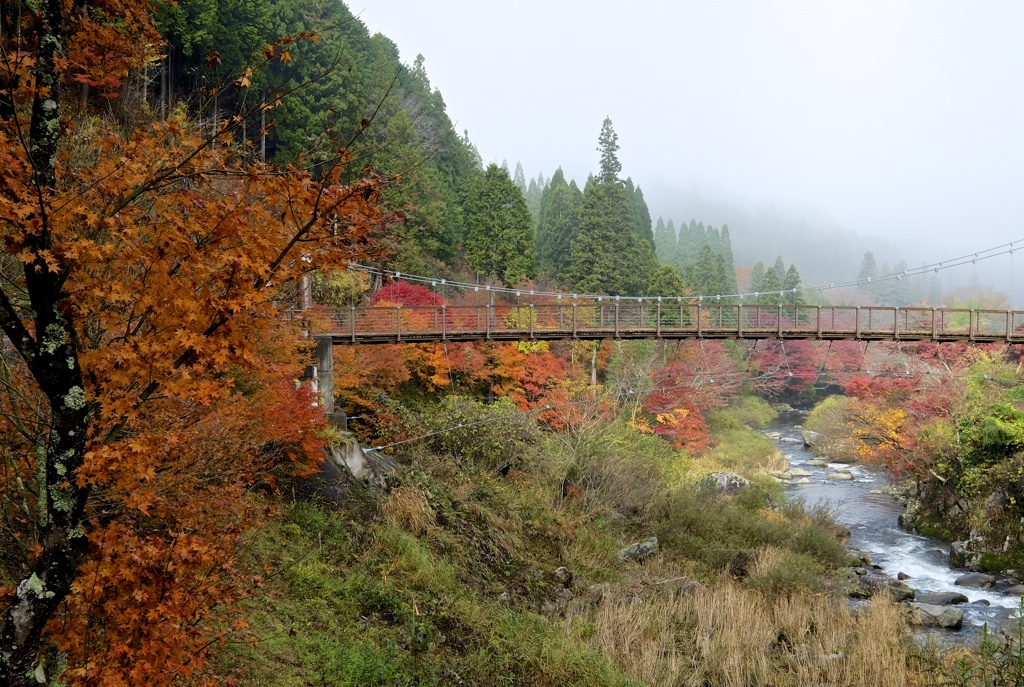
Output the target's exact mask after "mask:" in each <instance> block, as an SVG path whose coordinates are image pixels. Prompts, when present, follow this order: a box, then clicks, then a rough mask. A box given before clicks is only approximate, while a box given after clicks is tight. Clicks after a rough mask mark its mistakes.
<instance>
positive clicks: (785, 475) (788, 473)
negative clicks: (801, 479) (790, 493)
mask: <svg viewBox="0 0 1024 687" xmlns="http://www.w3.org/2000/svg"><path fill="white" fill-rule="evenodd" d="M793 474H794V473H793V471H792V470H772V472H771V475H772V477H775V478H776V479H781V480H791V479H793Z"/></svg>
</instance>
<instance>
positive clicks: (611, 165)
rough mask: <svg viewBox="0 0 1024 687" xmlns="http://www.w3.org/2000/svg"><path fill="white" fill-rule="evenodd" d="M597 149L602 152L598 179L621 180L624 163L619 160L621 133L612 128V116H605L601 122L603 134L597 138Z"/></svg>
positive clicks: (612, 181) (606, 180)
mask: <svg viewBox="0 0 1024 687" xmlns="http://www.w3.org/2000/svg"><path fill="white" fill-rule="evenodd" d="M597 150H598V152H600V153H601V172H600V174H598V180H599V181H600V182H602V183H606V184H608V183H614V182H618V181H619V172H621V171H622V163H621V162H619V135H618V134H616V133H615V129H614V128H612V119H611V117H605V118H604V122H603V123H602V124H601V134H600V135H599V136H598V138H597Z"/></svg>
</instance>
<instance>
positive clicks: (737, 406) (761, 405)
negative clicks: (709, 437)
mask: <svg viewBox="0 0 1024 687" xmlns="http://www.w3.org/2000/svg"><path fill="white" fill-rule="evenodd" d="M778 417H779V412H778V411H777V410H775V409H774V408H772V406H771V404H770V403H768V401H766V400H764V399H763V398H760V397H758V396H738V397H736V398H734V399H733V400H732V402H731V403H729V407H728V408H724V409H723V410H719V411H714V412H712V413H709V414H708V423H709V425H710V426H711V428H712V430H714V429H715V428H716V427H717V426H718V425H719V423H720V422H722V420H723V419H725V418H728V419H731V420H735V421H736V422H737V423H739V425H746V426H747V427H752V428H754V429H767V428H768V427H769V426H771V424H772V423H773V422H774V421H775V420H776V419H777V418H778Z"/></svg>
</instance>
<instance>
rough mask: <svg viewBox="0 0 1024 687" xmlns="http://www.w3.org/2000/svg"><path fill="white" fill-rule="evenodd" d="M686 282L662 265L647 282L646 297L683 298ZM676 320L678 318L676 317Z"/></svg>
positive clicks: (673, 270) (673, 269)
mask: <svg viewBox="0 0 1024 687" xmlns="http://www.w3.org/2000/svg"><path fill="white" fill-rule="evenodd" d="M687 291H688V289H687V287H686V282H685V281H683V278H682V277H681V276H679V273H678V272H676V268H674V267H672V266H671V265H662V266H661V267H659V268H658V269H657V270H655V272H654V274H652V275H651V279H650V281H649V282H647V293H646V294H645V295H647V296H685V295H686V292H687ZM677 319H678V316H677Z"/></svg>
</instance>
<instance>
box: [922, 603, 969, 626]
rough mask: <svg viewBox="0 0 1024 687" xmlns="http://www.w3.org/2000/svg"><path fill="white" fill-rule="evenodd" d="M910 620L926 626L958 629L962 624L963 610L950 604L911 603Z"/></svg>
mask: <svg viewBox="0 0 1024 687" xmlns="http://www.w3.org/2000/svg"><path fill="white" fill-rule="evenodd" d="M910 606H911V608H913V609H914V611H915V613H913V614H912V616H911V617H912V621H913V622H915V623H916V624H919V625H924V626H926V627H942V628H946V629H948V630H959V629H960V626H961V625H963V624H964V612H963V611H962V610H960V609H959V608H953V607H952V606H936V605H933V604H925V603H912V604H911V605H910Z"/></svg>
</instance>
